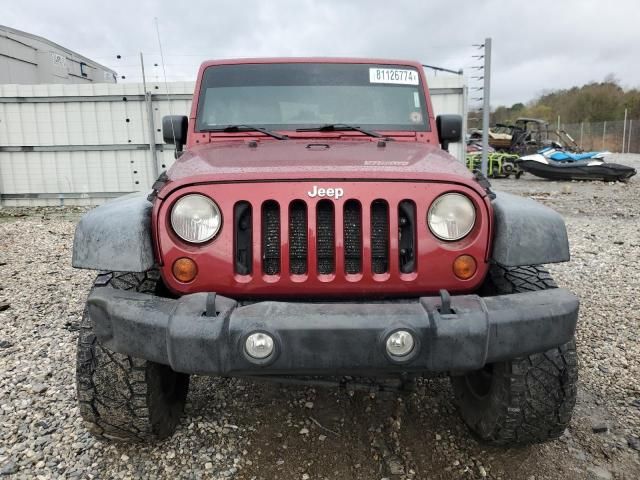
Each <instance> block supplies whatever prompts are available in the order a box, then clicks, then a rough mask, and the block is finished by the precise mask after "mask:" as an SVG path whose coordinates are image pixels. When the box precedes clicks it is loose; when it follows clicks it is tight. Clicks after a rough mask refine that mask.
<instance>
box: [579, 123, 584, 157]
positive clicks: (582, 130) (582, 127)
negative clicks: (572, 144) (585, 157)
mask: <svg viewBox="0 0 640 480" xmlns="http://www.w3.org/2000/svg"><path fill="white" fill-rule="evenodd" d="M583 137H584V122H581V123H580V150H582V138H583Z"/></svg>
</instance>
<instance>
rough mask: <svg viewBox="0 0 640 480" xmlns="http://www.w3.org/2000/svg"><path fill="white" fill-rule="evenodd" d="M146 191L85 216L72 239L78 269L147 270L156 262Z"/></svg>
mask: <svg viewBox="0 0 640 480" xmlns="http://www.w3.org/2000/svg"><path fill="white" fill-rule="evenodd" d="M147 195H148V194H147V193H132V194H130V195H125V196H122V197H119V198H116V199H115V200H111V201H109V202H107V203H105V204H104V205H101V206H99V207H97V208H94V209H93V210H90V211H88V212H87V213H86V214H84V215H83V216H82V218H81V219H80V222H79V223H78V225H77V226H76V233H75V237H74V239H73V258H72V265H73V266H74V267H75V268H86V269H90V270H109V271H119V272H144V271H146V270H149V269H150V268H151V267H153V266H154V265H155V259H154V254H153V240H152V236H151V209H152V205H151V202H149V200H147Z"/></svg>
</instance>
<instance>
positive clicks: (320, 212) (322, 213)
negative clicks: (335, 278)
mask: <svg viewBox="0 0 640 480" xmlns="http://www.w3.org/2000/svg"><path fill="white" fill-rule="evenodd" d="M333 208H334V207H333V203H332V202H331V201H330V200H321V201H319V202H318V205H317V206H316V256H317V258H316V261H317V265H318V273H320V274H329V273H333V272H334V270H335V221H334V218H335V212H334V209H333Z"/></svg>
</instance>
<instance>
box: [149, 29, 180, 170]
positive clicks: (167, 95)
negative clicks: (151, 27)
mask: <svg viewBox="0 0 640 480" xmlns="http://www.w3.org/2000/svg"><path fill="white" fill-rule="evenodd" d="M153 21H154V23H155V25H156V35H157V36H158V47H160V63H161V65H162V75H163V77H164V90H165V94H166V97H167V105H168V107H169V115H171V135H172V136H173V145H174V146H175V149H176V150H175V157H176V158H178V145H177V144H176V127H175V126H174V125H173V111H172V110H173V109H172V108H171V96H170V95H169V84H168V83H167V70H166V68H165V66H164V53H163V51H162V42H161V41H160V27H158V17H153Z"/></svg>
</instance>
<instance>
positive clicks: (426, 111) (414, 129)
mask: <svg viewBox="0 0 640 480" xmlns="http://www.w3.org/2000/svg"><path fill="white" fill-rule="evenodd" d="M272 65H300V66H303V65H312V66H316V67H322V66H324V65H332V66H338V65H344V66H347V65H357V66H360V67H362V68H365V69H369V68H383V69H400V70H413V71H415V72H416V74H417V75H418V84H417V85H414V86H415V87H416V89H417V93H418V95H419V98H420V109H421V113H422V121H421V122H420V123H416V124H415V125H411V124H371V123H362V122H356V123H353V122H350V123H351V124H352V125H355V126H358V127H361V128H364V129H367V130H371V131H374V132H394V133H395V132H397V133H399V134H425V133H430V132H431V131H432V128H431V111H430V109H431V104H430V103H429V98H428V95H427V94H426V83H425V82H426V79H425V78H424V74H423V71H422V69H420V68H417V66H416V65H414V64H409V63H403V62H398V63H396V62H384V63H382V62H378V61H375V60H373V61H353V62H351V61H349V62H346V61H339V60H337V61H323V60H320V59H317V60H316V59H313V60H311V61H305V62H298V61H293V62H291V61H286V60H284V59H283V60H282V61H270V62H260V61H258V62H251V61H249V62H246V63H244V62H242V63H240V62H232V63H217V62H216V63H215V64H209V65H204V64H203V66H202V68H201V73H200V78H199V82H198V86H197V88H198V90H197V92H198V101H197V105H194V106H195V118H194V120H195V122H194V129H193V131H194V132H195V133H212V134H216V133H220V132H211V131H210V130H211V129H212V128H216V129H217V127H223V126H224V125H216V126H213V125H209V126H207V125H206V124H203V122H202V121H201V120H200V119H201V118H202V115H204V104H205V99H206V91H207V81H206V79H207V73H208V72H209V71H211V70H215V69H220V68H238V67H240V68H242V67H245V66H247V67H262V66H264V67H268V66H272ZM381 85H386V86H389V87H391V88H393V87H398V85H394V84H390V83H383V84H381ZM258 88H259V87H258ZM326 123H327V122H318V123H317V124H316V123H299V124H293V123H291V124H267V123H256V122H252V123H251V125H252V126H257V127H261V128H266V129H269V130H272V131H279V132H296V130H299V129H309V128H311V129H313V128H318V127H322V126H323V125H325V124H326ZM339 123H342V122H339ZM336 131H340V132H341V133H344V132H350V130H344V131H342V130H336ZM305 133H309V132H305ZM318 133H320V134H326V132H318ZM333 133H334V132H333Z"/></svg>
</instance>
